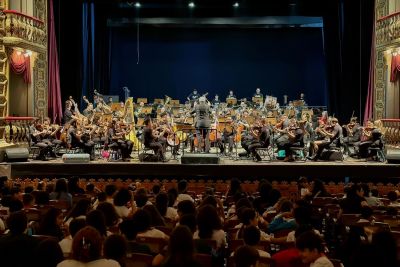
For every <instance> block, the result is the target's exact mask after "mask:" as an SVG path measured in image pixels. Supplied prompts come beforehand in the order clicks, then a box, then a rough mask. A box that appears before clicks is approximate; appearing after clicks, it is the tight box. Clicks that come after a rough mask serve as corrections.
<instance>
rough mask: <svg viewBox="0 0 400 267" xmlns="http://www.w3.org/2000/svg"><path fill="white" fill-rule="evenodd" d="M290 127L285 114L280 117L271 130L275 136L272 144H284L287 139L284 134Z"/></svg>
mask: <svg viewBox="0 0 400 267" xmlns="http://www.w3.org/2000/svg"><path fill="white" fill-rule="evenodd" d="M289 125H290V120H289V119H288V116H287V115H286V114H283V115H281V117H280V119H279V122H278V123H277V124H276V125H275V127H274V128H273V132H274V133H277V135H275V136H273V142H274V143H275V144H277V143H279V142H285V141H286V139H287V136H286V132H287V129H288V127H289Z"/></svg>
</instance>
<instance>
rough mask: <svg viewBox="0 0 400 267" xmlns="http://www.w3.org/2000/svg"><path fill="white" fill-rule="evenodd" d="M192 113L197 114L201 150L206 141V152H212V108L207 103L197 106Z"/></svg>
mask: <svg viewBox="0 0 400 267" xmlns="http://www.w3.org/2000/svg"><path fill="white" fill-rule="evenodd" d="M192 113H195V114H196V125H195V127H196V134H197V140H198V143H199V149H200V148H201V145H202V144H203V140H205V152H207V153H208V152H209V151H210V139H209V136H210V124H211V122H210V107H209V105H207V104H206V103H200V104H197V105H196V106H195V109H194V110H193V111H192Z"/></svg>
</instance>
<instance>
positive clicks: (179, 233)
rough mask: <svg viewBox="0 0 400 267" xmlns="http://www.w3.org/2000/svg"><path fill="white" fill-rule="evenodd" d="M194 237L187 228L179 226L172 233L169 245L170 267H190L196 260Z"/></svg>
mask: <svg viewBox="0 0 400 267" xmlns="http://www.w3.org/2000/svg"><path fill="white" fill-rule="evenodd" d="M194 253H195V250H194V243H193V235H192V232H191V231H190V230H189V228H188V227H187V226H182V225H180V226H177V227H176V228H175V229H174V230H173V231H172V233H171V238H170V239H169V244H168V256H167V259H166V265H168V266H178V267H181V266H182V267H183V266H190V265H191V264H193V262H194V261H195V260H194Z"/></svg>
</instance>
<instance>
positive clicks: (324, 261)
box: [296, 231, 333, 267]
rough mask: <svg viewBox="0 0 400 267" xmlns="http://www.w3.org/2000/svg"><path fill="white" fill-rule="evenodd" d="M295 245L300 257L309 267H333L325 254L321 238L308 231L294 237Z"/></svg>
mask: <svg viewBox="0 0 400 267" xmlns="http://www.w3.org/2000/svg"><path fill="white" fill-rule="evenodd" d="M296 247H297V249H298V250H299V251H300V257H301V259H302V261H303V262H304V263H306V264H310V267H333V264H332V262H331V261H330V260H329V259H328V258H327V257H326V256H325V253H324V251H325V247H324V245H323V240H322V238H321V237H320V236H319V235H317V234H316V233H314V232H313V231H308V232H306V233H303V234H301V235H300V236H299V237H297V239H296Z"/></svg>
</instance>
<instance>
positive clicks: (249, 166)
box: [0, 158, 400, 182]
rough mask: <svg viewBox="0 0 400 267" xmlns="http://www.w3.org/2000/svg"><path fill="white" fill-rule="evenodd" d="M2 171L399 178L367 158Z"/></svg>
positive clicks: (7, 170)
mask: <svg viewBox="0 0 400 267" xmlns="http://www.w3.org/2000/svg"><path fill="white" fill-rule="evenodd" d="M0 173H1V175H7V176H9V177H10V178H23V177H31V178H32V177H46V178H53V177H68V176H73V175H77V176H80V177H94V178H111V177H113V178H117V177H118V178H124V177H126V178H128V177H130V178H135V177H136V178H150V179H151V178H166V179H173V178H194V179H203V178H216V179H219V178H221V179H229V178H232V177H237V178H246V179H251V178H254V179H260V178H274V179H287V178H290V177H292V178H298V177H299V176H303V175H304V176H308V177H318V178H324V177H326V178H340V179H341V178H344V177H356V178H357V177H358V178H368V179H381V178H385V179H387V178H390V179H393V180H392V181H393V182H397V181H399V180H400V179H398V178H399V177H400V164H387V163H378V162H366V161H363V160H353V159H346V160H345V161H343V162H324V161H318V162H312V161H306V162H282V161H279V160H275V161H271V162H264V161H263V162H254V161H252V160H233V159H229V158H221V160H220V163H219V164H201V165H199V164H181V163H180V161H179V160H170V161H168V162H165V163H161V162H160V163H144V162H139V161H138V160H137V159H132V160H131V162H107V161H104V160H97V161H93V162H90V163H84V164H81V163H74V164H71V163H69V164H68V163H63V162H62V161H61V160H60V159H56V160H50V161H45V162H44V161H28V162H18V163H0Z"/></svg>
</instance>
